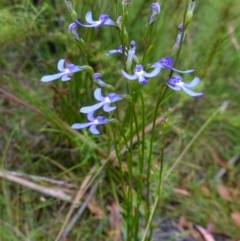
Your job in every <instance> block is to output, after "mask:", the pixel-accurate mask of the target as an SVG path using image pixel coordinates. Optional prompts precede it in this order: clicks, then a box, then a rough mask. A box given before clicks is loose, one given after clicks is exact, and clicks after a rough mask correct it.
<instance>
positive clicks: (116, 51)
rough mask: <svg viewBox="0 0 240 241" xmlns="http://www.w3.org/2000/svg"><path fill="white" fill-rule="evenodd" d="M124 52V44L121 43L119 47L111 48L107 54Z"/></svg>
mask: <svg viewBox="0 0 240 241" xmlns="http://www.w3.org/2000/svg"><path fill="white" fill-rule="evenodd" d="M117 53H119V54H122V45H120V46H119V47H118V49H112V50H109V51H108V53H107V54H106V55H112V54H117ZM125 55H127V53H126V52H125Z"/></svg>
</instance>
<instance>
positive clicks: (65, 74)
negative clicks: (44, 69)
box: [41, 59, 82, 82]
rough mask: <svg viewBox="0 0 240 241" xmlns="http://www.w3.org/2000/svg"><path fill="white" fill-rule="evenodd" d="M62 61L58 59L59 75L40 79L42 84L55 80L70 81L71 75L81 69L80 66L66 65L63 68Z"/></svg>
mask: <svg viewBox="0 0 240 241" xmlns="http://www.w3.org/2000/svg"><path fill="white" fill-rule="evenodd" d="M64 62H65V60H64V59H60V60H59V61H58V64H57V68H58V70H59V71H60V72H61V73H58V74H52V75H46V76H43V77H42V78H41V81H42V82H49V81H52V80H55V79H59V78H61V80H62V81H67V80H70V79H71V78H70V76H71V74H73V73H75V72H78V71H81V70H82V68H81V67H80V66H77V65H74V64H67V66H66V68H65V67H64Z"/></svg>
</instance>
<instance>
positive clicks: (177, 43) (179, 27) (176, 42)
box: [173, 23, 185, 49]
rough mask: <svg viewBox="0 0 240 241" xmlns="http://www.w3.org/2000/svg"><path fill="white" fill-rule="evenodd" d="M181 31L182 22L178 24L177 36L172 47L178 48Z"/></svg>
mask: <svg viewBox="0 0 240 241" xmlns="http://www.w3.org/2000/svg"><path fill="white" fill-rule="evenodd" d="M182 31H183V23H181V24H179V25H178V35H177V38H176V40H175V43H174V45H173V49H178V48H179V45H180V42H181V38H182V34H183V32H182ZM184 38H185V33H184V36H183V39H184Z"/></svg>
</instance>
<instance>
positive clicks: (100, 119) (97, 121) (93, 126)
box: [71, 112, 115, 135]
mask: <svg viewBox="0 0 240 241" xmlns="http://www.w3.org/2000/svg"><path fill="white" fill-rule="evenodd" d="M87 119H88V120H89V122H87V123H76V124H73V125H72V126H71V128H73V129H82V128H86V127H89V126H90V128H89V130H90V132H91V133H92V134H95V135H97V134H100V132H99V131H98V129H97V126H98V125H104V124H106V123H108V122H111V121H114V120H115V119H108V118H106V117H104V116H97V117H96V118H94V115H93V112H90V113H88V114H87Z"/></svg>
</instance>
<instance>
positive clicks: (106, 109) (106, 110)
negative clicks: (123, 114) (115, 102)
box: [103, 104, 117, 112]
mask: <svg viewBox="0 0 240 241" xmlns="http://www.w3.org/2000/svg"><path fill="white" fill-rule="evenodd" d="M116 108H117V107H116V106H113V107H111V106H110V105H109V104H106V105H104V106H103V110H104V111H105V112H111V111H113V110H115V109H116Z"/></svg>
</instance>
